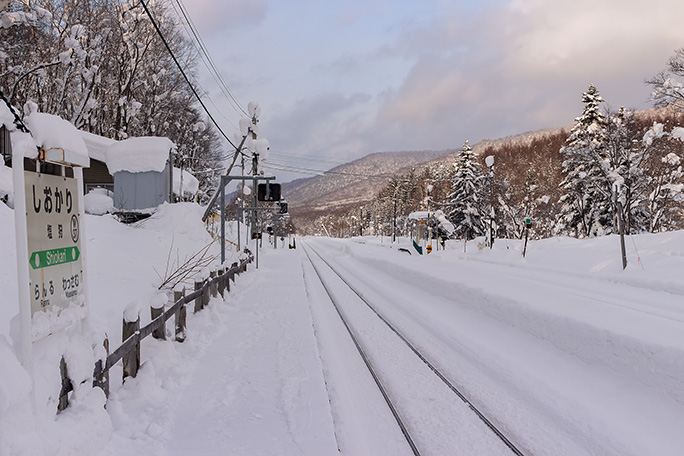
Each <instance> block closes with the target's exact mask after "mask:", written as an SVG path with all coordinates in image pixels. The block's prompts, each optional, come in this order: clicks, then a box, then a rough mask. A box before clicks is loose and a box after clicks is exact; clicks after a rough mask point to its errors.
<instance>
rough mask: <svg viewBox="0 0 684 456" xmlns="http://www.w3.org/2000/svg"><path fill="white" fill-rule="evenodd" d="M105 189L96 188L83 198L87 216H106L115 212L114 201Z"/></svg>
mask: <svg viewBox="0 0 684 456" xmlns="http://www.w3.org/2000/svg"><path fill="white" fill-rule="evenodd" d="M109 193H110V192H108V191H107V190H105V189H102V188H95V189H93V190H91V191H89V192H88V194H87V195H85V197H84V198H83V201H84V203H85V211H86V214H92V215H104V214H107V213H112V212H114V200H113V199H112V197H111V196H110V194H109Z"/></svg>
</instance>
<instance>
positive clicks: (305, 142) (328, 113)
mask: <svg viewBox="0 0 684 456" xmlns="http://www.w3.org/2000/svg"><path fill="white" fill-rule="evenodd" d="M370 101H371V99H370V96H369V95H366V94H361V93H357V94H353V95H350V96H346V95H343V94H341V93H326V94H321V95H316V96H312V97H310V98H306V99H301V100H299V101H298V102H297V103H296V104H295V105H294V106H293V107H292V108H291V109H288V110H287V111H285V112H281V113H279V114H277V115H275V116H272V117H268V118H265V119H264V120H263V125H262V127H263V131H266V130H268V136H269V140H270V141H271V144H277V145H278V146H277V148H278V149H279V150H281V151H285V152H287V151H293V150H296V151H300V152H301V151H305V152H306V153H312V154H315V155H321V156H326V157H338V158H344V159H346V158H350V157H353V156H354V155H355V154H358V153H359V150H358V149H357V148H356V147H355V146H353V145H352V144H354V143H355V141H354V137H355V136H356V137H357V136H358V131H359V129H360V128H362V126H361V125H362V123H363V122H362V120H361V117H362V116H361V115H360V114H359V112H360V111H363V110H365V109H366V105H367V104H368V103H369V102H370ZM355 131H356V133H355ZM357 146H358V143H357ZM356 156H358V155H356Z"/></svg>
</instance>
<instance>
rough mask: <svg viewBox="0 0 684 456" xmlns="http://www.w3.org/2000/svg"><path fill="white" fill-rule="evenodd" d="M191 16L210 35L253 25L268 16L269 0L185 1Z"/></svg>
mask: <svg viewBox="0 0 684 456" xmlns="http://www.w3.org/2000/svg"><path fill="white" fill-rule="evenodd" d="M184 4H185V6H186V8H187V10H188V12H189V13H190V17H191V18H192V20H193V22H194V23H195V25H196V26H197V28H198V29H199V30H200V31H201V34H202V36H205V37H207V38H208V37H209V36H210V35H213V34H215V33H219V32H225V31H226V30H230V29H235V28H240V29H241V28H244V27H248V26H253V25H254V24H257V23H259V22H261V21H262V20H263V19H264V18H265V17H266V12H267V9H268V8H267V7H268V2H267V0H220V1H216V0H192V1H189V2H185V3H184Z"/></svg>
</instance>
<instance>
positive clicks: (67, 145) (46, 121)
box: [25, 112, 90, 166]
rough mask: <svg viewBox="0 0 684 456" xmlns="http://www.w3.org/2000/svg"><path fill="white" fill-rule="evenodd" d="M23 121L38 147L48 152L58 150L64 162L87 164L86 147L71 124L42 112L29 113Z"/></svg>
mask: <svg viewBox="0 0 684 456" xmlns="http://www.w3.org/2000/svg"><path fill="white" fill-rule="evenodd" d="M25 123H26V125H27V126H28V128H29V130H31V135H32V136H33V139H34V140H35V143H36V145H37V146H38V147H40V148H41V149H43V150H45V151H46V152H48V153H51V152H56V151H59V154H60V156H61V157H62V158H63V160H64V161H66V162H70V163H76V164H79V165H83V166H88V163H89V162H90V158H89V157H88V149H87V148H86V146H85V143H84V142H83V138H81V135H80V134H79V132H78V130H77V129H76V127H74V126H73V124H71V123H70V122H67V121H66V120H64V119H62V118H61V117H59V116H55V115H52V114H45V113H42V112H34V113H32V114H30V115H29V116H28V117H27V118H26V120H25Z"/></svg>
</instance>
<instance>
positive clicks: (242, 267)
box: [57, 255, 253, 411]
mask: <svg viewBox="0 0 684 456" xmlns="http://www.w3.org/2000/svg"><path fill="white" fill-rule="evenodd" d="M252 259H253V257H252V256H251V255H250V256H249V258H246V259H244V260H242V261H241V262H240V263H237V262H236V263H233V265H232V267H231V268H230V269H225V268H219V269H218V270H216V271H212V272H211V273H210V277H209V278H208V279H204V280H195V286H194V291H193V292H192V293H190V294H186V292H185V289H183V290H181V291H175V290H174V297H173V301H174V303H173V305H172V306H170V307H169V308H167V309H166V310H164V306H163V305H162V306H158V305H157V306H155V305H153V306H152V307H151V309H150V313H151V318H152V321H150V323H148V324H147V325H146V326H144V327H143V328H140V315H139V314H138V318H137V320H136V321H126V318H124V321H123V330H122V337H121V340H122V341H123V342H122V343H121V346H119V348H117V349H116V350H114V352H113V353H111V354H110V353H109V339H105V340H104V343H103V345H104V349H105V351H106V353H107V357H106V359H104V360H101V359H100V360H98V361H97V362H96V363H95V370H94V371H93V386H98V387H100V388H102V390H104V392H105V395H107V397H109V369H111V368H112V367H113V366H114V365H115V364H116V363H118V362H119V361H121V362H122V363H123V378H124V379H126V377H135V376H136V375H137V374H138V369H139V368H140V341H142V340H143V339H144V338H145V337H147V336H149V335H152V337H154V338H157V339H166V322H167V321H168V320H170V319H171V317H175V340H176V341H177V342H183V341H184V340H185V328H186V321H187V310H186V308H185V306H186V305H187V304H190V303H191V302H194V307H193V312H199V311H200V310H202V309H203V308H204V307H206V306H207V305H208V304H209V297H210V296H214V297H216V296H218V294H219V293H220V294H221V297H225V292H226V291H230V281H231V280H232V281H233V282H235V276H236V275H239V274H240V273H241V272H245V271H247V264H248V263H251V262H252ZM60 373H61V377H62V389H61V390H60V397H59V404H58V406H57V409H58V411H62V410H64V409H66V408H67V407H68V406H69V393H70V392H71V391H73V389H74V388H73V384H72V383H71V380H70V379H69V375H68V369H67V364H66V362H65V361H64V358H62V360H61V362H60Z"/></svg>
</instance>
